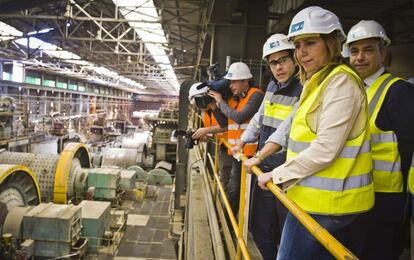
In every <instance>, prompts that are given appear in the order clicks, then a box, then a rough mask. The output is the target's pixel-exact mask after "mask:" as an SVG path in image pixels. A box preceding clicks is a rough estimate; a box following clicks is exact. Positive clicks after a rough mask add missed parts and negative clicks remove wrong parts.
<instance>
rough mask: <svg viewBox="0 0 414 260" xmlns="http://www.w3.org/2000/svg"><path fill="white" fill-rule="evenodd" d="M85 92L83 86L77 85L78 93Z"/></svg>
mask: <svg viewBox="0 0 414 260" xmlns="http://www.w3.org/2000/svg"><path fill="white" fill-rule="evenodd" d="M85 90H86V87H85V86H84V85H81V84H80V83H79V85H78V91H81V92H85Z"/></svg>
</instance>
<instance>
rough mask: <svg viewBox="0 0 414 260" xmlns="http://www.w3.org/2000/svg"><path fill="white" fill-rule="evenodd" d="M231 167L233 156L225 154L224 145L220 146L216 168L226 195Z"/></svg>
mask: <svg viewBox="0 0 414 260" xmlns="http://www.w3.org/2000/svg"><path fill="white" fill-rule="evenodd" d="M232 166H233V156H231V155H228V154H227V148H226V147H225V146H224V145H220V147H219V162H218V168H219V176H220V182H221V184H223V187H224V190H225V192H226V194H227V189H228V186H229V181H230V175H231V168H232Z"/></svg>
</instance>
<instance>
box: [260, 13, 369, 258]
mask: <svg viewBox="0 0 414 260" xmlns="http://www.w3.org/2000/svg"><path fill="white" fill-rule="evenodd" d="M288 38H289V39H290V40H291V41H293V43H294V45H295V59H296V60H297V62H298V65H299V77H300V80H301V82H302V83H303V91H302V94H301V96H300V100H299V103H298V107H297V110H296V112H295V114H294V116H293V120H292V124H291V129H290V135H289V142H288V147H287V157H286V158H287V159H286V162H285V163H284V164H282V165H280V166H279V167H277V168H276V169H274V170H273V171H272V172H267V173H263V174H261V175H259V177H258V183H259V186H260V187H261V188H263V189H266V183H267V182H269V181H272V182H273V183H274V184H281V185H282V188H283V190H284V191H286V192H287V196H288V197H289V198H290V199H292V200H293V201H294V202H295V203H296V204H297V205H298V206H300V207H301V208H302V209H303V210H304V211H306V212H308V214H309V215H311V216H312V217H313V218H314V219H315V220H316V221H317V222H318V223H319V224H320V225H321V226H322V227H323V228H325V229H326V230H327V231H328V232H329V233H331V234H332V235H333V236H334V237H336V238H337V239H339V240H340V241H341V240H342V239H343V238H344V235H345V232H346V230H347V227H348V226H349V225H350V223H351V222H352V221H353V220H354V219H355V218H356V217H357V216H358V215H359V214H361V213H362V212H366V211H368V210H370V209H371V208H372V207H373V205H374V190H373V183H372V175H371V170H372V165H371V163H372V161H371V152H370V149H369V129H368V126H367V125H368V111H367V99H366V94H365V89H364V86H363V82H362V80H361V79H360V77H359V76H358V74H357V73H356V72H355V71H354V70H353V69H352V68H350V67H349V66H347V65H346V63H344V60H343V57H342V56H341V47H342V41H343V40H345V34H344V32H343V29H342V26H341V23H340V21H339V19H338V17H337V16H336V15H335V14H334V13H332V12H331V11H329V10H326V9H323V8H321V7H318V6H311V7H308V8H305V9H303V10H301V11H300V12H299V13H297V14H296V15H295V17H294V18H293V19H292V22H291V24H290V26H289V34H288ZM285 122H286V120H285ZM332 258H333V257H332V255H331V254H330V253H329V252H328V251H327V250H326V249H325V248H324V247H323V246H322V245H321V244H320V243H319V242H318V241H317V240H316V239H315V238H314V236H312V235H311V234H310V233H309V231H307V230H306V229H305V228H304V227H303V225H302V224H301V223H300V222H299V221H298V220H297V219H296V218H295V217H294V215H293V214H292V213H290V212H289V213H288V215H287V217H286V220H285V225H284V227H283V233H282V238H281V243H280V247H279V251H278V256H277V259H278V260H285V259H286V260H295V259H297V260H304V259H309V260H311V259H312V260H313V259H332Z"/></svg>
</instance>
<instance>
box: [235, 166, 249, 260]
mask: <svg viewBox="0 0 414 260" xmlns="http://www.w3.org/2000/svg"><path fill="white" fill-rule="evenodd" d="M246 181H247V180H246V169H245V168H244V165H243V163H242V167H241V176H240V203H239V223H238V224H239V234H240V236H241V237H243V233H244V232H243V229H244V206H245V204H246V201H245V198H246V196H245V194H246ZM233 213H235V214H236V212H233ZM236 259H237V260H239V259H241V248H240V244H237V256H236Z"/></svg>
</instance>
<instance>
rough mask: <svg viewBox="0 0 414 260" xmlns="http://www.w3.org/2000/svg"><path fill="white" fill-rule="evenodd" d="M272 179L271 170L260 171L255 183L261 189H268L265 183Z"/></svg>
mask: <svg viewBox="0 0 414 260" xmlns="http://www.w3.org/2000/svg"><path fill="white" fill-rule="evenodd" d="M271 180H272V172H266V173H262V174H260V175H259V176H257V184H258V185H259V187H260V188H261V189H262V190H268V188H267V187H266V183H268V182H269V181H271Z"/></svg>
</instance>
